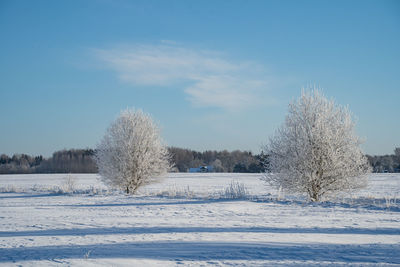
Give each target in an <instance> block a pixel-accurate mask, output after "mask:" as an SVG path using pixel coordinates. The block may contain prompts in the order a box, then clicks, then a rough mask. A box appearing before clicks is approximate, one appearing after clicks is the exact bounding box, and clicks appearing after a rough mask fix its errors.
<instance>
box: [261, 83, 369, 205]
mask: <svg viewBox="0 0 400 267" xmlns="http://www.w3.org/2000/svg"><path fill="white" fill-rule="evenodd" d="M360 143H361V142H360V139H359V138H358V137H357V135H356V134H355V132H354V122H353V120H352V116H351V113H350V111H349V110H348V108H347V107H342V106H339V105H336V104H335V102H334V101H333V100H328V99H327V98H325V97H324V95H323V94H322V93H321V92H320V91H319V90H318V89H316V88H314V89H313V90H309V91H304V90H303V91H302V94H301V97H300V98H299V99H298V100H297V101H293V102H292V103H291V104H289V112H288V115H287V116H286V120H285V122H284V124H283V125H282V126H281V128H279V129H278V131H277V133H276V134H275V136H273V137H272V138H270V141H269V144H268V145H266V146H265V147H264V152H265V153H267V154H268V155H269V157H268V160H269V163H268V164H269V166H268V167H269V169H270V171H271V173H266V175H265V176H264V179H265V180H266V181H267V182H269V183H270V184H273V185H275V186H277V187H279V188H282V189H283V190H286V191H288V192H291V193H304V194H306V195H308V197H309V198H310V199H311V200H312V201H320V200H321V198H328V197H330V196H332V195H334V194H336V193H337V192H342V191H347V190H353V189H357V188H362V187H364V186H366V183H367V177H366V174H367V173H369V172H370V165H369V163H368V161H367V158H366V157H365V156H364V155H363V153H362V152H361V150H360V147H359V145H360Z"/></svg>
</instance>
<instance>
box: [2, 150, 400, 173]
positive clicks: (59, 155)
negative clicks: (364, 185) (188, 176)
mask: <svg viewBox="0 0 400 267" xmlns="http://www.w3.org/2000/svg"><path fill="white" fill-rule="evenodd" d="M168 150H169V152H170V154H171V157H172V162H173V163H174V166H175V167H174V169H173V171H176V172H188V171H189V169H190V168H197V167H200V166H212V167H213V171H214V172H241V173H259V172H265V171H266V168H267V167H266V166H268V155H265V154H263V153H261V154H258V155H254V154H253V153H252V152H250V151H240V150H234V151H231V152H230V151H227V150H223V151H213V150H207V151H204V152H198V151H194V150H191V149H184V148H177V147H169V148H168ZM93 155H94V150H93V149H70V150H61V151H57V152H54V153H53V155H52V156H51V157H49V158H44V157H43V156H29V155H26V154H15V155H13V156H11V157H10V156H8V155H5V154H2V155H0V174H18V173H21V174H22V173H97V171H98V170H97V166H96V164H95V162H94V160H93ZM367 158H368V160H369V162H370V164H371V166H372V168H373V171H374V172H400V148H396V149H395V153H394V154H392V155H383V156H370V155H367Z"/></svg>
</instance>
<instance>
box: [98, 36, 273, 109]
mask: <svg viewBox="0 0 400 267" xmlns="http://www.w3.org/2000/svg"><path fill="white" fill-rule="evenodd" d="M95 54H96V56H97V57H98V58H99V59H100V60H102V61H103V62H105V63H106V66H107V67H108V68H111V69H112V70H114V71H115V72H116V73H117V75H118V77H119V79H120V80H121V81H123V82H127V83H130V84H133V85H142V86H160V87H162V86H171V85H177V86H179V85H180V86H182V90H183V91H184V92H185V93H186V94H187V96H188V97H187V99H188V100H189V101H191V103H192V104H193V105H194V106H199V107H204V106H205V107H210V106H211V107H220V108H223V109H227V110H235V109H241V108H246V107H249V106H252V105H257V104H260V103H261V100H260V94H261V92H263V91H264V92H265V90H267V89H268V85H269V81H268V80H267V79H266V76H265V71H264V69H263V67H262V66H260V65H258V64H256V63H254V62H238V61H233V60H229V59H227V58H226V56H225V55H223V54H222V53H218V52H210V51H202V50H196V49H190V48H186V47H183V46H181V45H178V44H176V43H174V42H172V41H162V42H161V44H160V45H133V46H119V47H114V48H111V49H95ZM182 84H184V85H182Z"/></svg>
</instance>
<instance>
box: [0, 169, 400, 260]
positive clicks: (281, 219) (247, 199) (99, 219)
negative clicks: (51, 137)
mask: <svg viewBox="0 0 400 267" xmlns="http://www.w3.org/2000/svg"><path fill="white" fill-rule="evenodd" d="M260 177H261V174H231V173H229V174H228V173H224V174H216V173H210V174H188V173H178V174H169V175H168V177H167V178H165V179H164V180H163V181H162V182H161V183H159V184H153V185H148V186H146V187H144V188H143V189H141V190H140V192H139V193H138V194H137V195H135V196H129V195H126V194H124V193H123V192H120V191H118V190H108V189H107V188H106V186H105V185H104V184H102V183H101V181H100V179H99V177H98V175H95V174H69V175H67V174H31V175H0V192H1V193H0V265H4V266H21V265H22V266H60V265H61V266H64V265H65V266H71V265H72V266H347V265H349V266H350V265H351V266H400V200H398V199H397V198H400V174H371V175H370V176H369V185H368V188H366V189H365V190H362V191H360V192H358V193H353V194H351V195H341V196H338V197H337V198H336V199H335V200H334V201H330V202H321V203H310V202H307V201H306V199H304V198H301V197H295V196H289V195H284V194H283V193H282V192H279V191H277V190H276V189H274V188H271V187H269V186H267V185H266V184H265V183H264V182H262V181H261V180H260V179H259V178H260ZM68 180H69V181H68ZM232 181H235V183H236V184H240V185H242V186H244V187H245V188H246V190H247V194H246V195H245V196H241V197H240V198H239V199H231V198H229V197H228V196H227V195H226V194H225V193H224V192H225V189H226V188H228V187H229V186H230V184H231V183H232ZM68 185H69V186H68Z"/></svg>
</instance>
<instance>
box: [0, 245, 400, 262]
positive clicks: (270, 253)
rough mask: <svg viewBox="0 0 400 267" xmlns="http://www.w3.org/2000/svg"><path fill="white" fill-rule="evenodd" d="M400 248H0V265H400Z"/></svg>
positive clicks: (158, 246)
mask: <svg viewBox="0 0 400 267" xmlns="http://www.w3.org/2000/svg"><path fill="white" fill-rule="evenodd" d="M399 251H400V245H328V244H322V245H321V244H313V245H307V244H287V243H241V242H240V243H236V242H166V241H156V242H138V243H119V244H95V245H82V246H79V245H76V246H68V245H65V246H42V247H19V248H3V249H0V262H15V261H28V260H56V259H84V258H85V254H87V253H90V256H89V258H92V259H102V258H130V259H156V260H175V261H177V260H188V261H197V260H279V261H284V260H296V261H329V262H363V263H393V264H396V263H400V254H399V253H398V252H399Z"/></svg>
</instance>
